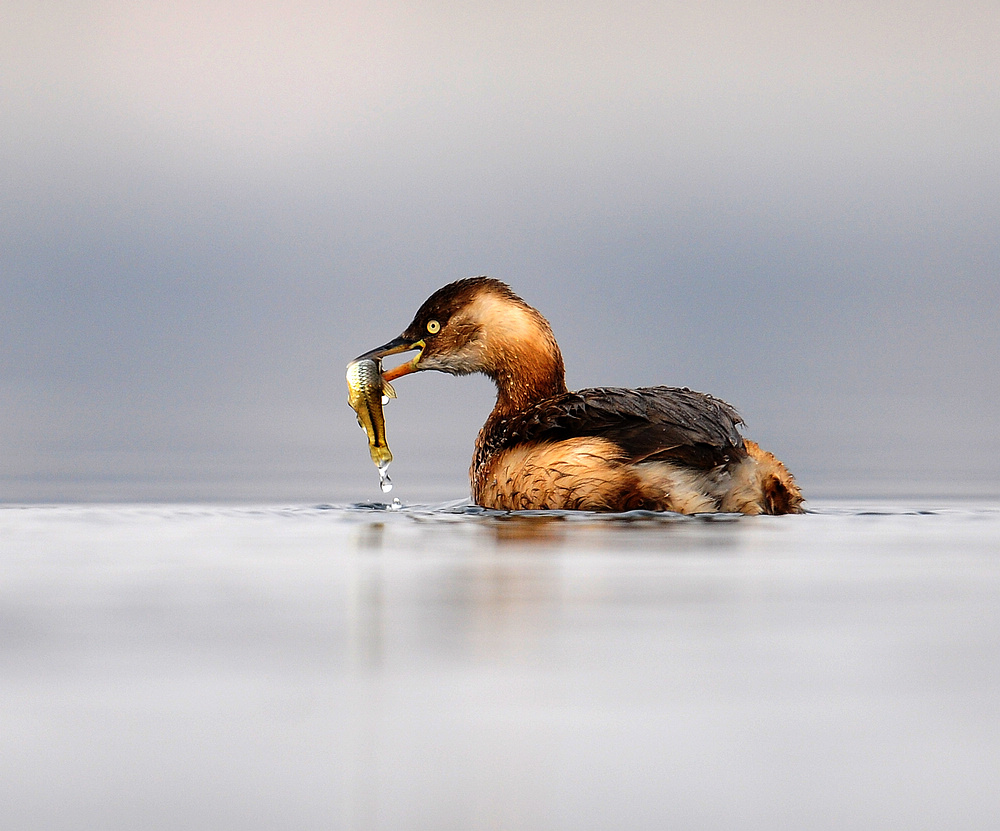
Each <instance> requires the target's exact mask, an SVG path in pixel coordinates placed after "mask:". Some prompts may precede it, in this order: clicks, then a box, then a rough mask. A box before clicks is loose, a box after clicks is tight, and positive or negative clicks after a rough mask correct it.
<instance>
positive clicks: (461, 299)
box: [357, 277, 563, 389]
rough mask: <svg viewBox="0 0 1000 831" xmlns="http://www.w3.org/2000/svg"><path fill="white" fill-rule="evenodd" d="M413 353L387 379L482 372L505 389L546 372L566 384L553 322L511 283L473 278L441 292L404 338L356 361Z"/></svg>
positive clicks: (421, 310) (424, 307) (386, 374)
mask: <svg viewBox="0 0 1000 831" xmlns="http://www.w3.org/2000/svg"><path fill="white" fill-rule="evenodd" d="M414 350H416V351H417V354H416V356H415V357H414V358H412V359H411V360H409V361H407V362H405V363H403V364H400V365H399V366H397V367H393V368H391V369H387V370H386V371H385V372H383V374H382V375H383V378H384V379H385V380H386V381H392V380H393V379H395V378H399V377H401V376H403V375H408V374H410V373H411V372H419V371H421V370H425V369H436V370H438V371H439V372H448V373H450V374H452V375H467V374H469V373H472V372H482V373H485V374H486V375H488V376H490V377H491V378H493V379H494V381H496V382H497V384H498V386H500V387H501V389H502V388H503V387H504V386H505V385H506V384H507V382H508V379H510V378H515V377H521V378H525V377H531V376H532V375H533V374H534V375H538V374H539V372H540V371H542V374H547V375H556V376H558V383H559V384H562V376H563V363H562V355H561V354H560V352H559V347H558V346H557V345H556V342H555V338H554V337H553V335H552V330H551V329H550V328H549V324H548V322H547V321H546V320H545V318H544V317H542V316H541V315H540V314H539V313H538V312H537V311H536V310H535V309H533V308H532V307H531V306H529V305H528V304H527V303H525V302H524V301H523V300H522V299H521V298H520V297H518V296H517V295H516V294H514V292H513V291H511V289H510V287H509V286H508V285H507V284H506V283H502V282H500V281H499V280H494V279H492V278H490V277H469V278H466V279H464V280H458V281H456V282H454V283H449V284H448V285H447V286H444V287H443V288H440V289H438V290H437V291H436V292H434V294H432V295H431V296H430V297H428V298H427V300H425V301H424V303H423V305H422V306H421V307H420V308H419V309H418V310H417V313H416V315H415V316H414V318H413V321H412V322H411V323H410V325H409V326H407V327H406V329H405V330H404V331H403V333H402V334H401V335H400V336H399V337H397V338H393V339H392V340H391V341H389V342H388V343H385V344H383V345H382V346H380V347H378V348H377V349H372V350H371V351H370V352H366V353H365V354H364V355H361V356H359V357H358V358H357V360H361V359H363V358H372V359H381V358H384V357H386V356H388V355H394V354H397V353H400V352H410V351H414ZM542 365H544V366H545V368H544V370H543V366H542Z"/></svg>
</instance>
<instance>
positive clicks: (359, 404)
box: [347, 359, 396, 490]
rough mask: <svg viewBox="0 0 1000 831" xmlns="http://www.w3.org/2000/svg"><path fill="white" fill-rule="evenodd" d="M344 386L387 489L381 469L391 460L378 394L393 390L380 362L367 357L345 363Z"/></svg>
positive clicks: (386, 480)
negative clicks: (345, 384)
mask: <svg viewBox="0 0 1000 831" xmlns="http://www.w3.org/2000/svg"><path fill="white" fill-rule="evenodd" d="M347 388H348V396H347V401H348V403H349V404H350V405H351V407H353V408H354V412H356V413H357V414H358V424H360V425H361V427H362V428H363V429H364V431H365V432H366V433H367V434H368V450H369V452H370V453H371V457H372V461H373V462H374V463H375V466H376V467H377V468H378V469H379V473H380V474H381V475H382V483H383V490H388V488H386V487H385V485H386V483H387V482H388V477H387V476H386V475H385V469H386V468H387V467H388V466H389V462H391V461H392V453H391V452H390V451H389V445H388V444H387V443H386V440H385V417H384V416H383V414H382V397H383V396H388V397H389V398H395V397H396V391H395V390H394V389H393V388H392V385H391V384H389V382H388V381H383V380H382V367H381V362H380V361H374V360H371V359H365V360H361V361H354V362H353V363H351V364H349V365H348V367H347ZM390 487H391V486H390Z"/></svg>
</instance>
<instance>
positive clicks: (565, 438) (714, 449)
mask: <svg viewBox="0 0 1000 831" xmlns="http://www.w3.org/2000/svg"><path fill="white" fill-rule="evenodd" d="M410 351H416V353H417V354H416V355H415V356H414V357H413V358H412V359H410V360H408V361H406V362H405V363H401V364H399V365H398V366H396V367H392V368H389V369H386V370H385V371H384V372H383V378H384V380H385V381H387V382H388V381H394V380H395V379H397V378H400V377H402V376H404V375H409V374H411V373H415V372H421V371H425V370H436V371H439V372H445V373H449V374H452V375H468V374H471V373H477V372H478V373H482V374H484V375H486V376H487V377H489V378H490V379H491V380H492V381H493V382H494V384H495V385H496V390H497V397H496V403H495V405H494V407H493V410H492V412H491V413H490V414H489V417H488V418H487V419H486V423H485V424H484V425H483V427H482V429H481V430H480V431H479V436H478V437H477V439H476V444H475V452H474V454H473V458H472V464H471V467H470V470H469V476H470V481H471V495H472V499H473V501H474V502H475V503H476V504H477V505H480V506H482V507H484V508H493V509H498V510H503V511H522V510H580V511H604V512H607V511H613V512H627V511H636V510H640V511H672V512H676V513H681V514H701V513H719V512H724V513H741V514H751V515H756V514H772V515H773V514H795V513H803V497H802V492H801V490H800V489H799V487H798V485H797V484H796V482H795V479H794V477H793V476H792V474H791V473H790V472H789V471H788V469H787V468H786V467H785V465H784V464H782V462H780V461H779V460H778V459H777V458H776V457H775V456H774V455H773V454H772V453H770V452H768V451H766V450H763V449H761V447H760V446H759V445H758V444H757V443H756V442H753V441H751V440H750V439H745V438H744V437H743V436H742V434H741V432H740V429H739V428H740V425H742V424H743V420H742V418H741V417H740V415H739V413H738V412H737V411H736V409H735V408H734V407H732V406H731V405H730V404H727V403H726V402H725V401H722V400H721V399H719V398H715V397H713V396H711V395H708V394H706V393H701V392H695V391H693V390H691V389H688V388H687V387H669V386H655V387H641V388H637V389H626V388H621V387H592V388H588V389H581V390H577V391H575V392H572V391H570V390H569V389H567V386H566V372H565V366H564V363H563V357H562V352H561V351H560V349H559V345H558V343H557V342H556V338H555V335H554V334H553V332H552V327H551V326H550V325H549V323H548V321H547V320H546V319H545V318H544V317H543V316H542V314H541V313H540V312H539V311H538V310H537V309H535V308H533V307H532V306H530V305H528V303H526V302H525V301H524V300H522V299H521V298H520V297H519V296H518V295H517V294H515V293H514V291H513V290H512V289H511V288H510V286H509V285H507V284H506V283H504V282H502V281H500V280H497V279H494V278H492V277H486V276H480V277H467V278H465V279H461V280H457V281H455V282H453V283H449V284H448V285H446V286H444V287H442V288H440V289H438V290H437V291H435V292H434V293H433V294H431V296H430V297H428V298H427V300H425V301H424V303H423V304H422V305H421V306H420V308H419V309H418V310H417V313H416V315H415V316H414V318H413V320H412V322H411V323H410V324H409V326H407V327H406V329H405V330H403V332H402V334H400V335H399V336H398V337H396V338H393V339H392V340H390V341H388V342H387V343H385V344H383V345H382V346H379V347H377V348H376V349H373V350H370V351H369V352H366V353H365V354H363V355H361V356H359V357H358V358H357V359H356V360H365V359H372V360H379V361H381V360H382V359H383V358H385V357H387V356H389V355H395V354H398V353H402V352H410Z"/></svg>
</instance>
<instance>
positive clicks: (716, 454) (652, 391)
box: [484, 387, 746, 468]
mask: <svg viewBox="0 0 1000 831" xmlns="http://www.w3.org/2000/svg"><path fill="white" fill-rule="evenodd" d="M742 423H743V420H742V419H741V418H740V416H739V413H737V412H736V410H735V409H733V407H731V406H730V405H729V404H727V403H726V402H725V401H720V400H719V399H717V398H713V397H712V396H710V395H705V394H704V393H700V392H694V391H693V390H689V389H687V388H679V387H643V388H640V389H634V390H633V389H623V388H617V387H598V388H593V389H584V390H579V391H578V392H569V393H564V394H562V395H558V396H555V397H554V398H549V399H546V400H545V401H542V402H540V403H538V404H536V405H534V406H533V407H530V408H529V409H527V410H525V411H524V412H522V413H518V414H517V415H515V416H513V417H511V418H509V419H504V420H503V421H502V422H501V423H499V424H496V425H494V429H493V430H492V431H491V433H492V435H491V436H490V440H489V442H488V443H489V444H490V445H491V446H490V447H489V448H488V449H487V448H484V449H487V452H496V451H497V450H502V449H504V448H506V447H511V446H513V445H515V444H519V443H521V442H525V441H559V440H562V439H569V438H577V437H581V436H601V437H602V438H606V439H609V440H610V441H613V442H615V443H616V444H618V445H619V446H621V448H622V449H623V450H624V451H625V454H626V455H627V456H628V457H629V459H630V460H632V461H636V462H638V461H654V460H655V461H677V462H682V463H684V464H688V465H692V466H694V467H699V468H710V467H715V466H717V465H722V464H727V463H728V462H730V461H734V460H736V459H739V458H742V457H743V456H745V455H746V450H745V449H744V446H743V437H742V436H741V435H740V433H739V430H738V429H737V425H739V424H742Z"/></svg>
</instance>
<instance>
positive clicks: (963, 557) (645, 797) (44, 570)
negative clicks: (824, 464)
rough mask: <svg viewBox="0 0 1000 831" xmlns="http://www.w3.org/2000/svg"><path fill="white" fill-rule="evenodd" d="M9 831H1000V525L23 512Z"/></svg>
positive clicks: (17, 525) (19, 515) (6, 547)
mask: <svg viewBox="0 0 1000 831" xmlns="http://www.w3.org/2000/svg"><path fill="white" fill-rule="evenodd" d="M0 578H2V579H0V696H2V699H0V731H2V735H3V736H4V742H5V753H4V754H3V756H2V761H0V773H2V775H3V782H4V784H3V785H2V786H0V787H2V788H3V790H4V793H3V800H2V801H0V805H3V806H4V807H0V819H2V820H3V827H9V828H29V827H30V828H47V829H48V828H52V829H61V828H66V829H69V828H81V827H100V828H134V827H143V828H154V829H156V828H164V829H166V828H171V829H172V828H177V827H210V828H213V829H214V828H239V829H253V828H278V827H281V828H285V827H287V828H295V829H311V828H345V829H381V828H385V829H406V828H415V829H416V828H419V829H423V828H434V829H438V828H462V829H465V828H546V829H557V828H567V829H579V828H672V827H682V828H683V827H699V828H733V827H739V828H773V827H776V826H783V827H813V826H823V827H838V828H840V827H848V828H872V827H878V828H894V827H896V828H937V827H949V828H953V827H959V828H963V827H964V828H982V827H989V824H990V822H992V820H993V818H994V817H995V816H996V813H997V810H998V809H1000V798H998V797H997V795H996V794H997V793H998V792H1000V791H998V788H997V785H998V784H1000V783H998V782H997V777H998V774H997V764H996V760H997V758H1000V723H998V720H997V719H996V717H995V702H996V697H997V693H998V692H1000V509H998V508H996V507H992V506H973V505H955V506H951V507H944V508H942V507H939V506H926V505H891V504H881V505H880V504H867V505H862V506H849V505H832V504H831V505H827V506H821V509H820V510H817V511H814V512H813V513H812V514H809V515H806V516H802V517H783V518H740V517H732V516H722V517H712V518H685V517H676V516H668V515H650V514H644V513H641V512H635V513H632V514H628V515H622V516H617V517H601V516H592V515H586V514H573V513H569V514H566V513H546V514H529V515H507V514H498V513H491V512H488V511H482V510H481V509H477V508H470V507H469V506H464V505H461V504H451V505H443V506H432V507H419V506H418V507H410V508H406V509H403V510H390V509H389V506H381V505H379V504H368V505H358V506H350V507H334V506H317V507H287V508H275V507H265V508H233V507H215V506H54V507H38V508H23V509H21V508H15V507H7V508H0Z"/></svg>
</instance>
